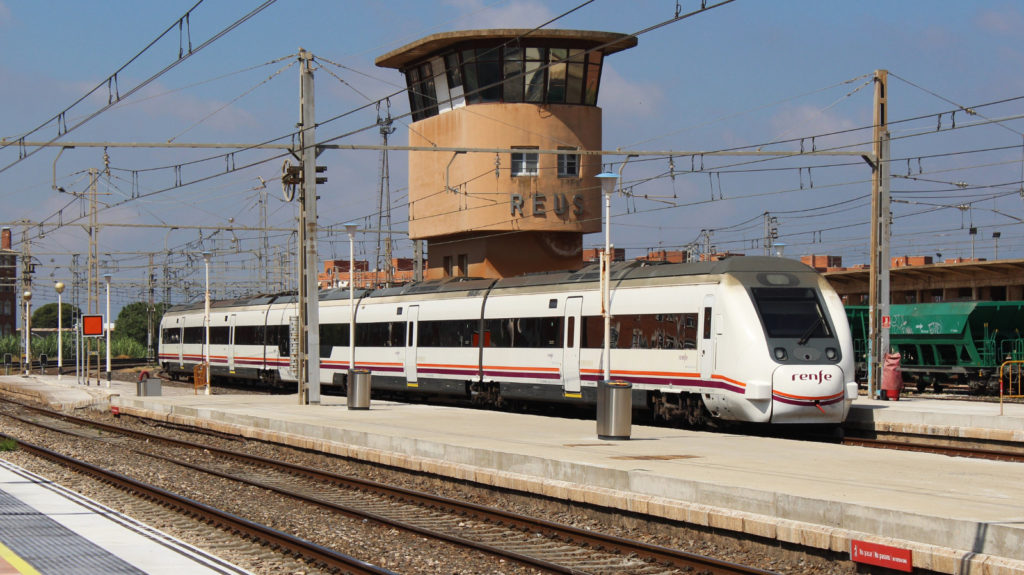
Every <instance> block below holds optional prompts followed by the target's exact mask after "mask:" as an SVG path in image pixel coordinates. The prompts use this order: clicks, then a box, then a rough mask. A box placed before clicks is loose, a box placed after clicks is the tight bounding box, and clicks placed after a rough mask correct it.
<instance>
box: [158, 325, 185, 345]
mask: <svg viewBox="0 0 1024 575" xmlns="http://www.w3.org/2000/svg"><path fill="white" fill-rule="evenodd" d="M160 340H161V341H162V342H163V343H181V331H180V330H179V329H178V328H176V327H172V328H170V329H164V330H161V337H160Z"/></svg>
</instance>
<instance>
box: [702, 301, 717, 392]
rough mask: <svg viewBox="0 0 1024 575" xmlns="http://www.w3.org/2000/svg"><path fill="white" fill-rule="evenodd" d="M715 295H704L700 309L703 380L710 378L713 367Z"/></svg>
mask: <svg viewBox="0 0 1024 575" xmlns="http://www.w3.org/2000/svg"><path fill="white" fill-rule="evenodd" d="M714 308H715V295H714V294H707V295H705V296H704V306H703V307H702V309H701V326H702V327H701V329H702V333H701V338H700V378H701V379H703V380H704V381H708V380H710V379H711V372H712V370H713V369H714V368H715V339H716V338H715V329H714V328H715V326H714V325H713V324H714Z"/></svg>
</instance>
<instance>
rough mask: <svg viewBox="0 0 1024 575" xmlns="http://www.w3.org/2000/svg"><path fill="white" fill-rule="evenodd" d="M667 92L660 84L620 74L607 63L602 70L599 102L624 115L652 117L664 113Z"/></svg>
mask: <svg viewBox="0 0 1024 575" xmlns="http://www.w3.org/2000/svg"><path fill="white" fill-rule="evenodd" d="M664 103H665V93H664V92H663V91H662V89H661V86H660V84H650V83H641V82H636V81H633V80H630V79H628V78H626V77H624V76H622V75H621V74H619V73H618V72H617V71H616V70H615V68H614V67H612V66H609V65H608V64H607V63H605V65H604V69H603V70H602V72H601V92H600V94H599V96H598V104H599V105H600V106H601V108H602V109H605V110H614V111H615V114H616V115H617V116H622V117H626V116H629V117H634V118H636V117H650V116H655V115H658V114H661V113H663V106H664Z"/></svg>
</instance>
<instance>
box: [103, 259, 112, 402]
mask: <svg viewBox="0 0 1024 575" xmlns="http://www.w3.org/2000/svg"><path fill="white" fill-rule="evenodd" d="M110 277H111V276H110V274H103V281H104V282H106V284H107V316H106V323H105V325H104V326H103V330H104V331H106V332H107V387H110Z"/></svg>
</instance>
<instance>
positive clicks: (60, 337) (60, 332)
mask: <svg viewBox="0 0 1024 575" xmlns="http://www.w3.org/2000/svg"><path fill="white" fill-rule="evenodd" d="M53 289H54V290H56V291H57V381H60V380H61V374H60V372H61V368H63V367H64V320H63V318H62V317H61V316H62V315H64V314H63V311H64V306H63V305H62V304H61V294H63V293H64V284H63V282H57V283H55V284H53Z"/></svg>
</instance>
